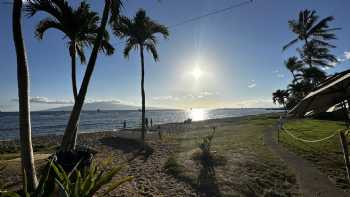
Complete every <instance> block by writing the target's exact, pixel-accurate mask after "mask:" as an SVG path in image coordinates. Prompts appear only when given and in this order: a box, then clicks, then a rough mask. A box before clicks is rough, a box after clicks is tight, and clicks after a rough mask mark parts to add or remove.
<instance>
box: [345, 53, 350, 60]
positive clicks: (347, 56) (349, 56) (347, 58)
mask: <svg viewBox="0 0 350 197" xmlns="http://www.w3.org/2000/svg"><path fill="white" fill-rule="evenodd" d="M344 57H345V59H346V60H350V51H345V52H344Z"/></svg>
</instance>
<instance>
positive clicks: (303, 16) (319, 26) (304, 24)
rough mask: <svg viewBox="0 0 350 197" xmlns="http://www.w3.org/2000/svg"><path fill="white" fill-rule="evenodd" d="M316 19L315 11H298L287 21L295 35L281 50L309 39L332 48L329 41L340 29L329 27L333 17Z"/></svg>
mask: <svg viewBox="0 0 350 197" xmlns="http://www.w3.org/2000/svg"><path fill="white" fill-rule="evenodd" d="M318 19H319V16H317V15H316V11H314V10H313V11H310V10H307V9H306V10H303V11H300V12H299V16H298V19H297V20H290V21H288V23H289V27H290V29H291V30H292V32H293V33H295V34H296V35H297V37H296V38H295V39H293V40H292V41H290V42H289V43H288V44H286V45H285V46H284V47H283V50H286V49H287V48H289V47H290V46H292V45H294V44H296V43H297V42H298V41H302V42H304V45H305V46H307V45H308V43H309V42H310V41H311V40H313V41H314V42H316V43H318V45H320V46H323V47H326V48H334V47H335V46H334V45H332V44H330V43H329V41H330V40H334V39H336V36H335V34H334V32H335V31H336V30H339V29H340V28H330V27H329V23H330V22H332V21H333V20H334V17H333V16H328V17H326V18H324V19H321V20H320V21H318ZM308 63H309V66H310V67H312V63H311V62H308Z"/></svg>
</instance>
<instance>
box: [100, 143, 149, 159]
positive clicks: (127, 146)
mask: <svg viewBox="0 0 350 197" xmlns="http://www.w3.org/2000/svg"><path fill="white" fill-rule="evenodd" d="M100 142H101V143H102V144H103V145H107V146H109V147H112V148H114V149H117V150H121V151H122V152H123V153H124V154H131V155H132V156H131V157H130V158H128V161H132V160H134V159H135V158H137V157H139V156H142V157H143V160H144V162H146V161H147V160H148V158H149V157H150V156H151V155H152V154H153V152H154V150H153V148H152V147H151V146H149V145H148V144H147V143H144V144H143V142H142V141H140V140H136V139H130V138H122V137H105V138H102V139H100Z"/></svg>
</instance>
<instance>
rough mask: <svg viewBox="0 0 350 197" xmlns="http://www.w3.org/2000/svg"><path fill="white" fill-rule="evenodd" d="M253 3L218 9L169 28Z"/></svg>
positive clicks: (248, 1)
mask: <svg viewBox="0 0 350 197" xmlns="http://www.w3.org/2000/svg"><path fill="white" fill-rule="evenodd" d="M251 3H253V0H246V1H243V2H241V3H238V4H234V5H231V6H229V7H226V8H222V9H218V10H213V11H211V12H209V13H207V14H203V15H200V16H196V17H193V18H190V19H187V20H184V21H182V22H179V23H176V24H174V25H170V26H168V28H173V27H177V26H181V25H184V24H187V23H191V22H194V21H198V20H201V19H203V18H207V17H209V16H213V15H216V14H220V13H222V12H227V11H229V10H232V9H235V8H238V7H242V6H245V5H248V4H251Z"/></svg>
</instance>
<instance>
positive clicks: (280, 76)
mask: <svg viewBox="0 0 350 197" xmlns="http://www.w3.org/2000/svg"><path fill="white" fill-rule="evenodd" d="M276 76H277V78H284V74H281V73H279V74H277V75H276Z"/></svg>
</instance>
